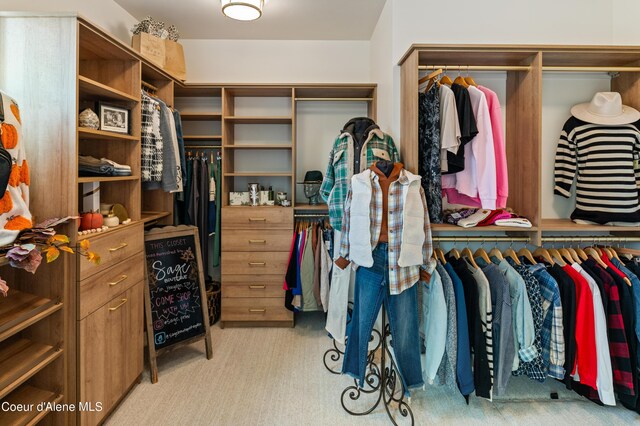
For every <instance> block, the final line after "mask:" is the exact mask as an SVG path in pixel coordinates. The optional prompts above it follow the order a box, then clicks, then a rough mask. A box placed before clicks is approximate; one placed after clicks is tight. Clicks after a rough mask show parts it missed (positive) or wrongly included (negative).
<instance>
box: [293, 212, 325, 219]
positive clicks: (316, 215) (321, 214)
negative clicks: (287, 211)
mask: <svg viewBox="0 0 640 426" xmlns="http://www.w3.org/2000/svg"><path fill="white" fill-rule="evenodd" d="M293 217H295V218H299V217H317V218H323V217H329V213H317V214H294V215H293Z"/></svg>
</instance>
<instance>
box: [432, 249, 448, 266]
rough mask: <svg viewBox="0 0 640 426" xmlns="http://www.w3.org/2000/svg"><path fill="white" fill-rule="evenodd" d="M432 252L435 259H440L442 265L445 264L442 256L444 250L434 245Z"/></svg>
mask: <svg viewBox="0 0 640 426" xmlns="http://www.w3.org/2000/svg"><path fill="white" fill-rule="evenodd" d="M433 253H434V254H435V255H436V259H437V260H439V261H440V263H442V264H443V265H446V264H447V261H446V260H445V258H444V251H442V249H441V248H440V247H436V248H434V249H433Z"/></svg>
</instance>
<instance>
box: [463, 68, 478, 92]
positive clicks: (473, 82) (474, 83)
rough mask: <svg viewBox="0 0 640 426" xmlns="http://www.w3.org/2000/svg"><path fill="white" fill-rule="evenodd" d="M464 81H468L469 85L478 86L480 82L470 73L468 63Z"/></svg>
mask: <svg viewBox="0 0 640 426" xmlns="http://www.w3.org/2000/svg"><path fill="white" fill-rule="evenodd" d="M464 81H466V82H467V84H468V85H469V86H473V87H478V83H476V82H475V80H474V79H473V77H471V76H470V75H469V65H467V76H466V77H465V78H464Z"/></svg>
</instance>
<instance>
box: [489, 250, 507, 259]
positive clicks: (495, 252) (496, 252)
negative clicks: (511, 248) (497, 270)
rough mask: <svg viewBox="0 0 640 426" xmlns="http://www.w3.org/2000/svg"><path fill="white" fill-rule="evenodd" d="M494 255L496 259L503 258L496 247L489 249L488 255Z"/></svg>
mask: <svg viewBox="0 0 640 426" xmlns="http://www.w3.org/2000/svg"><path fill="white" fill-rule="evenodd" d="M494 256H495V257H496V258H497V259H498V260H504V257H503V256H502V252H501V251H500V250H498V247H494V248H492V249H491V251H490V252H489V257H494Z"/></svg>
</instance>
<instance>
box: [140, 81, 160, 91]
mask: <svg viewBox="0 0 640 426" xmlns="http://www.w3.org/2000/svg"><path fill="white" fill-rule="evenodd" d="M140 85H141V86H142V87H146V88H147V89H150V90H152V91H154V92H157V91H158V88H157V87H156V86H154V85H153V84H151V83H147V82H146V81H144V80H140Z"/></svg>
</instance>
